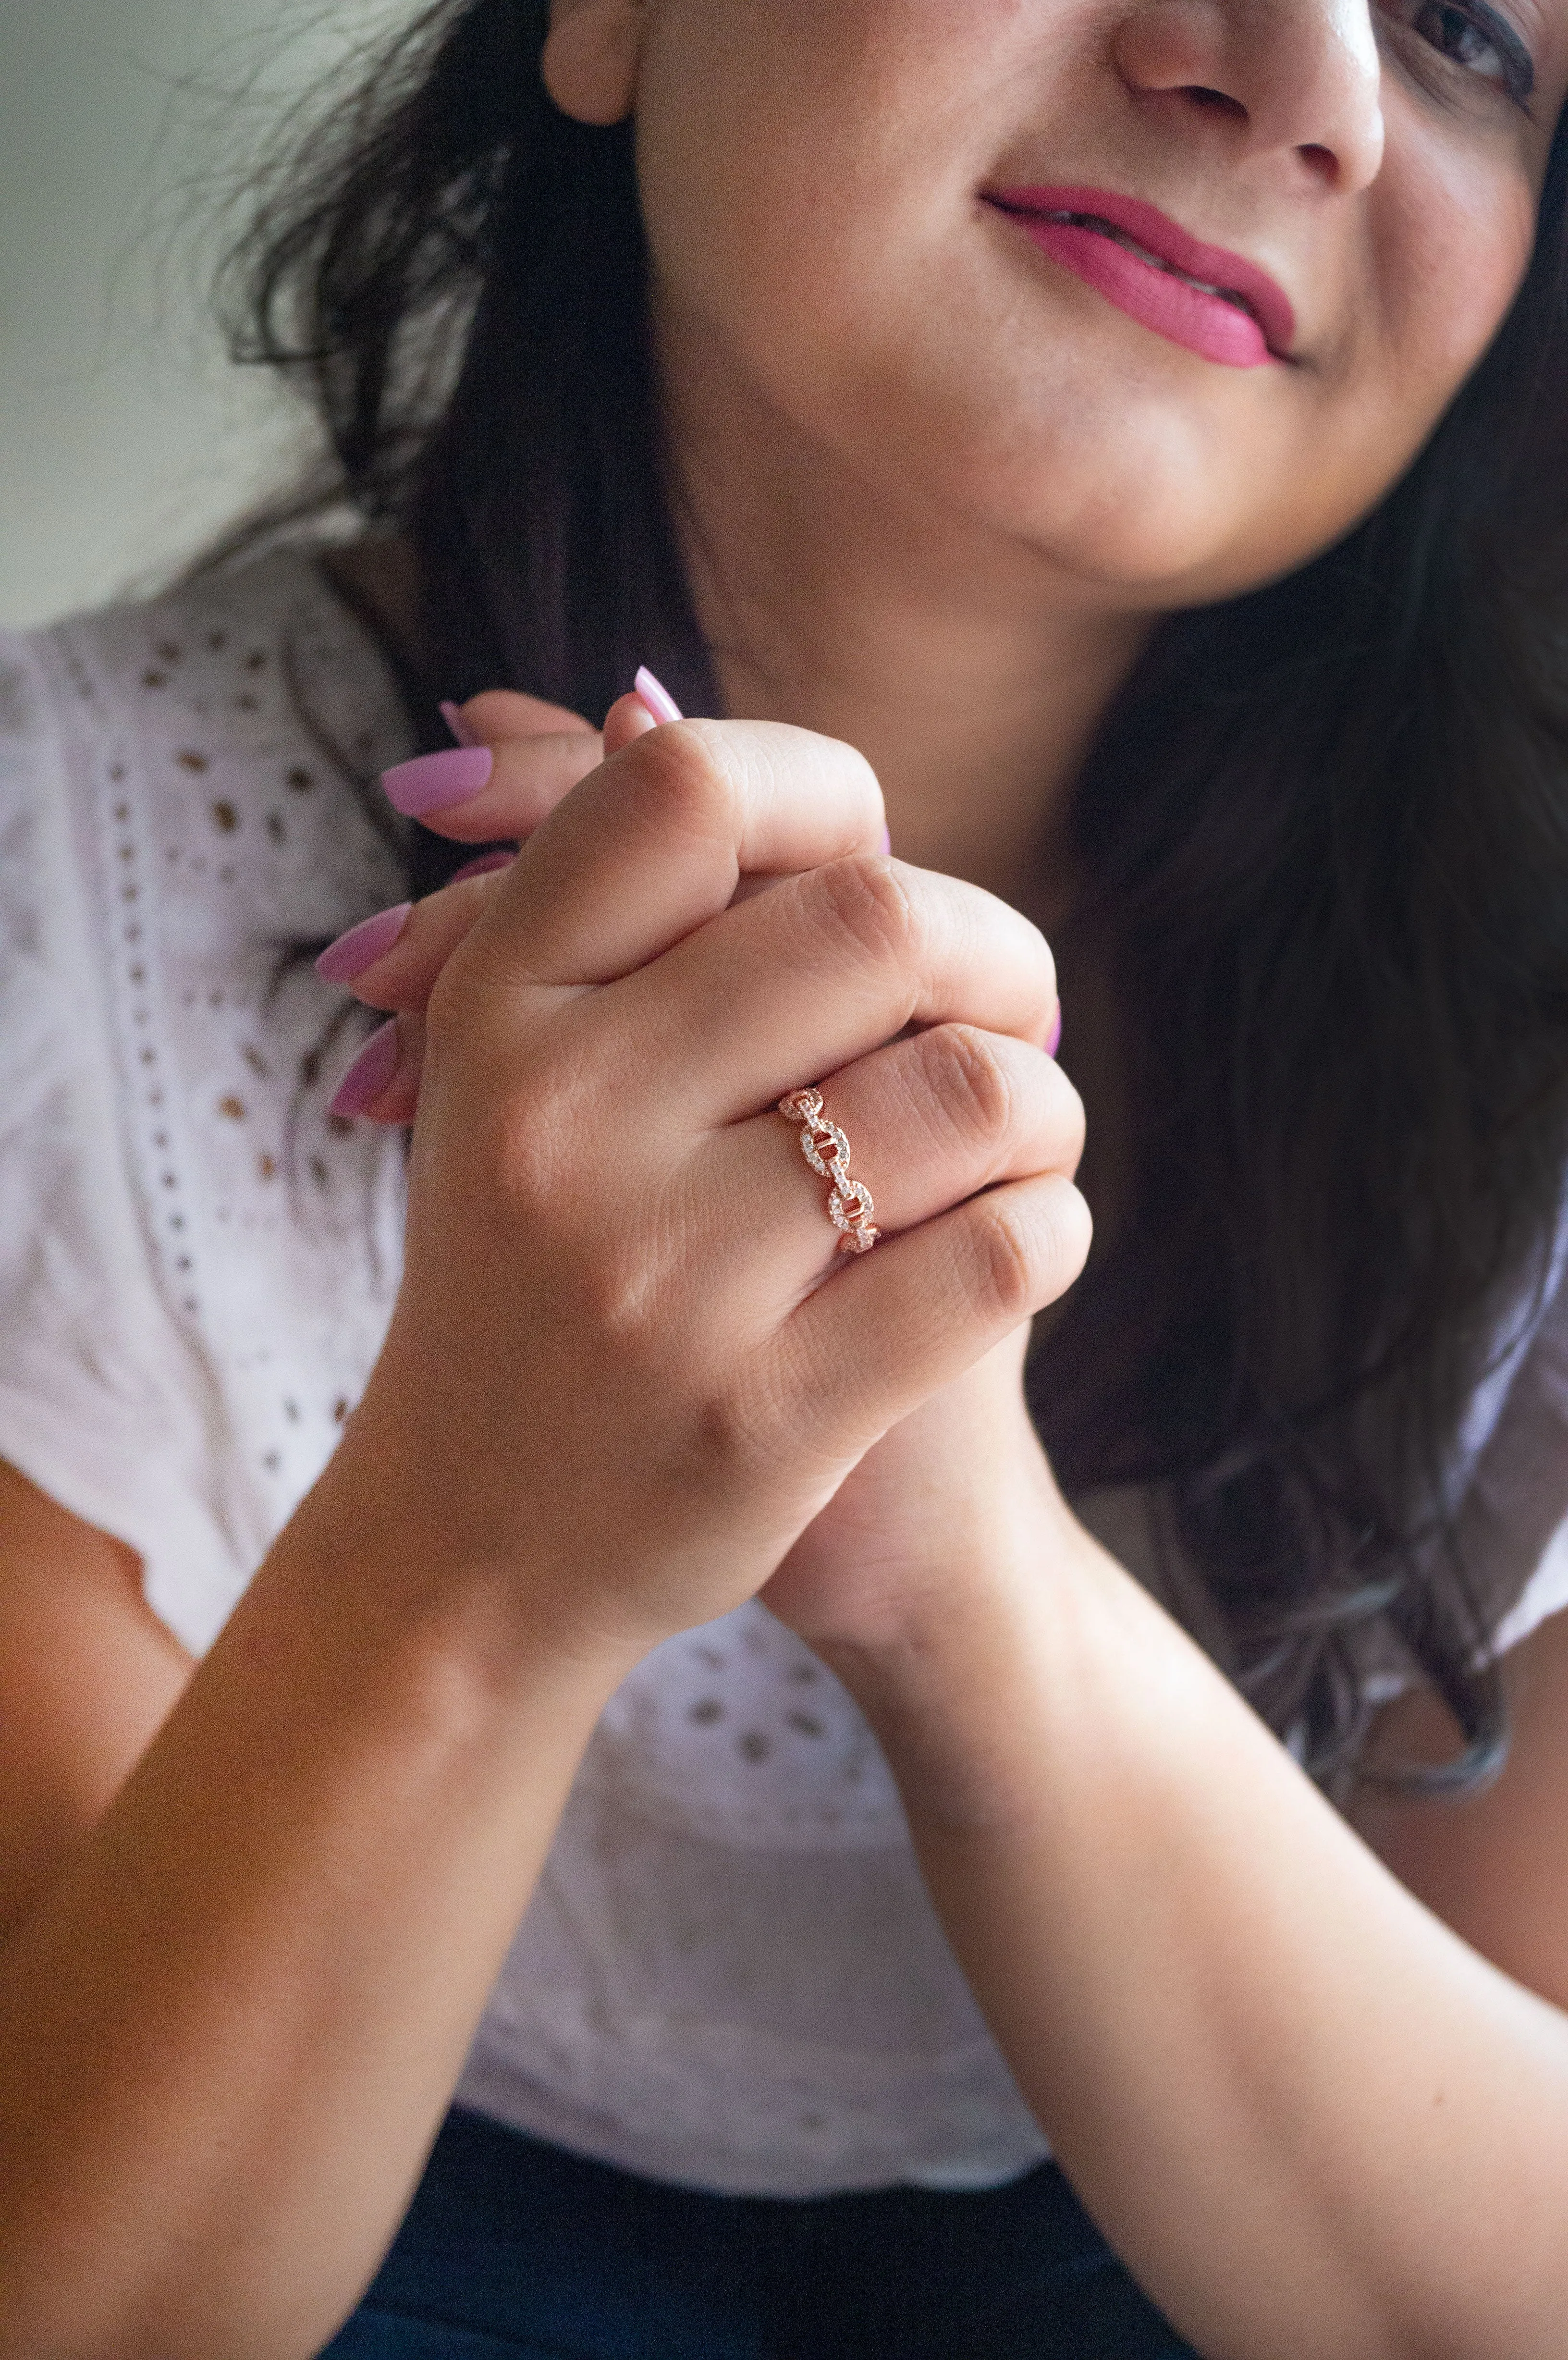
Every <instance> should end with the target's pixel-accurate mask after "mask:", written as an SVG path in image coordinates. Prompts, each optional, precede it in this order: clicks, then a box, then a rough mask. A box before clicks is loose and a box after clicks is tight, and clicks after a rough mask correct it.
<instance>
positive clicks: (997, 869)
mask: <svg viewBox="0 0 1568 2360" xmlns="http://www.w3.org/2000/svg"><path fill="white" fill-rule="evenodd" d="M665 356H666V361H667V365H668V363H669V362H670V359H671V357H672V355H671V354H670V350H669V348H668V344H667V347H666V355H665ZM668 375H669V379H670V383H671V384H672V385H674V386H677V387H686V388H696V391H695V393H694V394H686V395H683V396H681V398H679V399H674V400H672V401H671V404H670V415H669V424H670V446H671V451H672V458H673V466H672V474H673V478H674V481H675V484H676V486H677V509H678V514H679V518H680V521H681V529H682V531H683V535H684V540H685V554H686V559H687V563H688V567H689V570H690V574H691V584H692V591H693V595H694V598H695V601H696V606H697V613H698V617H699V620H700V622H701V623H702V628H703V630H704V633H705V635H706V636H707V639H708V641H709V644H710V646H711V648H712V649H713V657H714V661H715V664H716V667H717V671H718V676H719V683H720V686H721V688H722V690H723V693H724V702H725V705H726V709H727V710H728V711H730V712H732V713H739V714H746V715H748V716H754V717H756V718H757V719H762V720H779V721H791V722H795V723H797V724H799V725H800V726H801V727H805V728H810V729H815V730H821V731H822V732H824V733H825V734H826V735H828V736H831V737H840V738H843V739H844V740H846V741H847V742H848V743H849V744H851V745H853V746H855V747H856V748H858V749H859V750H860V751H861V752H862V753H863V754H865V755H866V759H867V760H868V761H870V763H871V764H872V766H873V768H874V769H875V770H876V771H877V776H878V778H879V779H880V781H881V783H882V789H883V793H884V795H885V798H886V801H887V817H888V825H889V826H890V828H891V831H892V836H893V844H894V848H895V850H896V851H897V852H898V856H899V858H902V859H907V860H909V861H911V862H913V863H915V864H916V865H917V866H919V867H920V868H927V869H940V870H942V871H943V872H944V873H946V874H947V875H950V876H955V877H963V878H966V879H968V880H970V881H971V882H973V883H975V884H978V885H983V886H985V887H986V888H987V889H988V890H991V891H993V892H996V893H1000V894H1002V895H1004V896H1005V897H1006V898H1007V899H1008V900H1011V901H1020V900H1024V899H1028V900H1029V902H1030V906H1031V914H1040V915H1042V916H1044V915H1053V914H1056V913H1057V912H1059V911H1060V909H1061V908H1062V906H1063V905H1064V903H1065V901H1066V899H1067V898H1068V895H1069V893H1070V890H1071V888H1070V880H1069V879H1068V877H1067V875H1066V869H1065V862H1064V859H1063V858H1062V848H1061V846H1062V822H1063V820H1064V818H1065V812H1066V803H1067V797H1068V794H1069V792H1070V790H1071V787H1072V783H1073V778H1074V776H1075V775H1076V772H1077V770H1078V769H1079V767H1080V764H1081V763H1082V760H1083V755H1084V753H1085V751H1086V749H1087V747H1088V744H1089V741H1090V739H1091V738H1092V737H1093V735H1094V730H1095V728H1096V727H1097V725H1098V723H1099V721H1100V718H1101V716H1102V715H1103V714H1104V712H1105V706H1106V705H1107V703H1108V701H1109V699H1110V698H1111V697H1112V695H1113V694H1115V692H1116V689H1117V688H1118V687H1119V686H1120V684H1121V683H1122V681H1123V680H1124V679H1125V678H1126V676H1127V672H1128V671H1129V670H1130V668H1131V666H1132V664H1133V662H1134V661H1135V660H1136V658H1137V656H1138V650H1139V649H1140V648H1141V647H1142V646H1143V644H1144V642H1145V640H1146V639H1147V637H1148V634H1149V629H1150V628H1151V626H1152V620H1153V618H1152V617H1149V616H1144V615H1128V614H1127V613H1126V612H1125V611H1124V612H1116V611H1111V610H1110V609H1109V608H1108V607H1107V606H1106V605H1105V603H1104V602H1102V603H1100V604H1099V605H1098V606H1096V604H1095V602H1094V593H1093V592H1092V591H1090V590H1086V589H1085V586H1084V585H1083V584H1082V583H1074V582H1073V581H1071V580H1069V579H1067V578H1064V576H1063V575H1062V573H1061V572H1060V571H1059V570H1057V569H1054V568H1053V567H1051V565H1050V563H1048V562H1047V561H1046V560H1045V559H1043V558H1042V557H1041V556H1040V553H1039V552H1038V551H1035V550H1032V549H1029V547H1027V546H1025V545H1023V544H1021V543H1019V542H1018V541H1012V540H1009V539H1008V538H1007V537H1006V536H1005V535H1003V534H1001V533H998V532H997V531H996V530H992V529H989V528H985V529H983V528H981V527H979V526H971V525H969V524H967V523H964V522H960V523H958V524H954V522H953V519H951V518H949V517H946V516H940V515H937V514H934V513H933V512H932V511H931V508H929V506H927V505H926V504H924V503H922V501H921V499H920V494H919V489H918V487H917V486H894V487H893V488H892V489H891V490H889V487H888V486H887V484H886V483H882V482H878V483H876V484H868V483H866V481H864V480H862V479H857V478H855V476H853V475H851V474H850V473H849V472H848V471H847V470H845V469H844V467H842V466H841V465H840V464H838V463H837V462H836V461H835V460H834V458H833V454H832V453H827V452H825V451H823V450H822V448H821V447H820V446H815V445H813V444H811V443H810V442H809V441H808V440H807V438H805V437H804V436H803V435H801V434H800V433H799V432H793V431H791V429H790V428H789V425H788V423H787V422H786V421H781V420H779V418H778V417H777V416H776V415H774V414H772V413H770V412H767V411H765V410H764V409H763V407H762V405H761V404H760V403H758V402H756V401H755V400H752V399H748V398H747V396H746V393H745V392H744V391H737V390H736V389H735V388H734V387H733V386H725V385H724V381H723V377H722V373H721V371H720V370H718V369H716V368H713V367H711V366H691V355H686V354H682V355H681V366H679V367H670V368H669V370H668ZM1026 879H1031V880H1039V882H1038V883H1031V884H1030V886H1029V889H1028V890H1027V891H1026V888H1025V881H1024V880H1026ZM1037 901H1040V903H1041V906H1040V908H1038V909H1037V908H1036V907H1035V904H1036V902H1037Z"/></svg>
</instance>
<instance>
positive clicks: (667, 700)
mask: <svg viewBox="0 0 1568 2360" xmlns="http://www.w3.org/2000/svg"><path fill="white" fill-rule="evenodd" d="M632 686H633V687H634V688H635V689H636V691H637V694H638V695H639V696H640V697H641V699H642V701H643V703H644V704H645V705H647V707H648V711H649V712H650V713H651V714H652V716H653V717H654V719H655V720H656V721H684V720H685V718H686V716H685V715H684V714H683V713H682V712H681V707H680V706H679V705H677V704H676V702H675V699H674V698H673V697H672V696H671V695H670V691H669V690H668V689H667V688H666V687H665V686H664V683H662V681H657V680H655V678H654V676H653V674H652V672H649V670H648V666H647V664H643V665H641V666H639V668H638V671H637V678H636V680H634V681H633V683H632Z"/></svg>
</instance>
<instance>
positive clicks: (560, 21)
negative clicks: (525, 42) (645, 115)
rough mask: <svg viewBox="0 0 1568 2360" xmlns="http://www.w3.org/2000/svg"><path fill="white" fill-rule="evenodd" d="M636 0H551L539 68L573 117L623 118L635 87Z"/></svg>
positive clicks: (639, 11)
mask: <svg viewBox="0 0 1568 2360" xmlns="http://www.w3.org/2000/svg"><path fill="white" fill-rule="evenodd" d="M642 28H643V6H642V0H554V5H553V6H552V7H551V9H550V31H549V33H548V35H547V36H546V38H545V45H544V52H543V55H542V57H541V58H540V60H539V71H540V72H541V73H542V74H543V76H544V86H545V88H546V90H548V91H549V93H550V96H551V98H552V99H553V100H554V101H555V104H557V106H559V107H560V109H561V113H562V115H572V116H573V117H574V118H575V120H576V121H577V122H579V123H594V124H610V123H624V122H625V121H626V117H627V115H630V113H631V111H632V100H633V97H634V95H635V93H636V90H637V51H638V49H639V47H640V46H641V42H642Z"/></svg>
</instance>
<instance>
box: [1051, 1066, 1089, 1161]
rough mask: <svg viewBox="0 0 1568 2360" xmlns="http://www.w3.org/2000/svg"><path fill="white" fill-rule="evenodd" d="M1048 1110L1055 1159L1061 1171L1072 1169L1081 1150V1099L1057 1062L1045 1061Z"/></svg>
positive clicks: (1082, 1119)
mask: <svg viewBox="0 0 1568 2360" xmlns="http://www.w3.org/2000/svg"><path fill="white" fill-rule="evenodd" d="M1046 1071H1047V1076H1048V1080H1047V1085H1046V1087H1047V1089H1048V1091H1049V1094H1050V1098H1049V1106H1048V1113H1049V1116H1050V1120H1051V1132H1052V1135H1053V1138H1054V1140H1055V1141H1056V1142H1057V1146H1056V1155H1057V1161H1058V1163H1059V1164H1061V1166H1062V1170H1063V1171H1065V1172H1076V1171H1077V1169H1078V1164H1079V1160H1080V1158H1081V1157H1082V1155H1083V1141H1084V1137H1085V1135H1086V1121H1085V1117H1084V1112H1083V1099H1082V1098H1080V1097H1079V1095H1078V1092H1077V1090H1076V1089H1075V1088H1074V1087H1073V1084H1072V1083H1071V1082H1070V1081H1069V1080H1068V1078H1067V1076H1066V1075H1065V1074H1064V1073H1063V1072H1062V1068H1061V1066H1060V1065H1054V1064H1050V1063H1049V1062H1048V1064H1047V1068H1046Z"/></svg>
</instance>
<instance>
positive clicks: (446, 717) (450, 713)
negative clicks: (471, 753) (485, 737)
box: [436, 696, 479, 747]
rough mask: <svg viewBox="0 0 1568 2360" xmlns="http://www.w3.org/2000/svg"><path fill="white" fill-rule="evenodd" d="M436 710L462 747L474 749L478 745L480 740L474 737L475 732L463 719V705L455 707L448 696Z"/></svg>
mask: <svg viewBox="0 0 1568 2360" xmlns="http://www.w3.org/2000/svg"><path fill="white" fill-rule="evenodd" d="M436 710H437V711H438V712H439V713H440V715H441V719H442V720H443V721H444V722H445V723H446V726H447V727H448V728H449V729H450V730H451V731H452V736H453V737H455V738H456V740H457V742H458V744H459V745H460V746H471V747H472V746H477V745H478V743H479V740H478V738H477V737H475V736H474V732H473V730H472V729H471V728H470V727H469V726H468V724H467V722H466V721H465V720H464V719H463V707H462V705H454V704H453V703H452V699H451V697H450V696H447V697H443V698H442V699H441V704H440V705H438V706H437V708H436Z"/></svg>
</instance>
